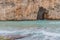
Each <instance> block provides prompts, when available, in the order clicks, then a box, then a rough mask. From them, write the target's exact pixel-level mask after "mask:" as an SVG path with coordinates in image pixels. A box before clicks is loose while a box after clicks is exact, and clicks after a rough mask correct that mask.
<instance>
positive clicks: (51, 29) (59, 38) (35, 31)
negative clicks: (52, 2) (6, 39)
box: [0, 20, 60, 40]
mask: <svg viewBox="0 0 60 40" xmlns="http://www.w3.org/2000/svg"><path fill="white" fill-rule="evenodd" d="M9 33H11V34H21V35H27V34H31V35H30V36H28V37H25V38H22V39H16V40H60V21H59V20H58V21H56V20H54V21H50V20H38V21H0V34H4V35H7V34H9Z"/></svg>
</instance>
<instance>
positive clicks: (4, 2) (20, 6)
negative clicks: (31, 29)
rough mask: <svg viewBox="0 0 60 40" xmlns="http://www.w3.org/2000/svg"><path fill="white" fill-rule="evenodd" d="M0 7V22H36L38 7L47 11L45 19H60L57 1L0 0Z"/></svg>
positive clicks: (59, 7) (59, 6)
mask: <svg viewBox="0 0 60 40" xmlns="http://www.w3.org/2000/svg"><path fill="white" fill-rule="evenodd" d="M0 5H1V6H0V20H36V19H37V14H38V11H39V7H43V8H45V9H46V10H48V13H47V14H46V15H45V16H44V17H45V18H47V19H60V15H59V14H60V3H59V0H0ZM42 11H43V10H42Z"/></svg>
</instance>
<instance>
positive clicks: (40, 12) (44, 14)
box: [37, 7, 48, 20]
mask: <svg viewBox="0 0 60 40" xmlns="http://www.w3.org/2000/svg"><path fill="white" fill-rule="evenodd" d="M47 13H48V10H47V9H45V8H43V7H39V10H38V14H37V20H44V19H46V17H47Z"/></svg>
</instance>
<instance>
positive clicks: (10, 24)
mask: <svg viewBox="0 0 60 40" xmlns="http://www.w3.org/2000/svg"><path fill="white" fill-rule="evenodd" d="M30 27H44V28H45V27H50V28H60V21H59V20H58V21H56V20H53V21H50V20H38V21H0V30H16V29H18V30H19V29H22V28H30Z"/></svg>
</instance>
